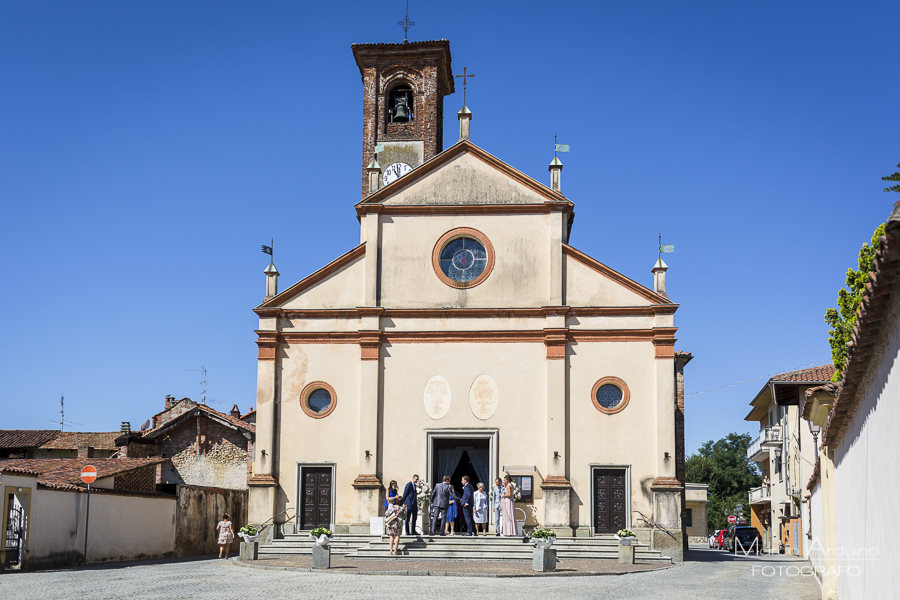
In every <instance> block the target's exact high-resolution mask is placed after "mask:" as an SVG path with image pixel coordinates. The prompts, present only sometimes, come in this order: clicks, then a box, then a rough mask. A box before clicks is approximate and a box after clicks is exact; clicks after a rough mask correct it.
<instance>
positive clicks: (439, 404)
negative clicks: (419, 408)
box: [425, 375, 450, 419]
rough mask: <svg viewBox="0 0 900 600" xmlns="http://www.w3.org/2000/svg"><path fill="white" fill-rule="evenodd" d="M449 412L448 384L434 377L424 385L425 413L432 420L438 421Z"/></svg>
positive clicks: (436, 376)
mask: <svg viewBox="0 0 900 600" xmlns="http://www.w3.org/2000/svg"><path fill="white" fill-rule="evenodd" d="M449 410H450V383H449V382H448V381H447V380H446V379H444V378H443V377H441V376H440V375H435V376H434V377H432V378H431V379H429V380H428V383H426V384H425V412H426V413H428V416H429V417H431V418H432V419H440V418H442V417H443V416H444V415H446V414H447V411H449Z"/></svg>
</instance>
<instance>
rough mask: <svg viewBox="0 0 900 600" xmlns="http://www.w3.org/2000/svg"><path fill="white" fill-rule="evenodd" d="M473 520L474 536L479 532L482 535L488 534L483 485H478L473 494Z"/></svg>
mask: <svg viewBox="0 0 900 600" xmlns="http://www.w3.org/2000/svg"><path fill="white" fill-rule="evenodd" d="M472 516H473V517H474V518H475V535H478V532H479V531H483V532H484V535H487V533H488V531H487V530H488V526H487V522H488V496H487V493H485V491H484V484H483V483H479V484H478V490H477V491H476V492H475V509H474V512H473V513H472Z"/></svg>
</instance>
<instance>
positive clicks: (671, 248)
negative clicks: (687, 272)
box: [659, 234, 675, 259]
mask: <svg viewBox="0 0 900 600" xmlns="http://www.w3.org/2000/svg"><path fill="white" fill-rule="evenodd" d="M664 252H675V244H666V245H663V243H662V234H659V258H660V259H662V255H663V253H664Z"/></svg>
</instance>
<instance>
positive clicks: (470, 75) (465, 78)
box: [457, 67, 475, 106]
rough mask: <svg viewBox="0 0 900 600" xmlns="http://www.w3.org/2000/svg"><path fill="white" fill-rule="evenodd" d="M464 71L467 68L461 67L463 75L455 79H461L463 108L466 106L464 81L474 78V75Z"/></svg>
mask: <svg viewBox="0 0 900 600" xmlns="http://www.w3.org/2000/svg"><path fill="white" fill-rule="evenodd" d="M466 69H467V67H463V74H462V75H457V77H462V80H463V106H465V105H466V80H468V78H469V77H475V74H474V73H472V74H468V73H467V72H466Z"/></svg>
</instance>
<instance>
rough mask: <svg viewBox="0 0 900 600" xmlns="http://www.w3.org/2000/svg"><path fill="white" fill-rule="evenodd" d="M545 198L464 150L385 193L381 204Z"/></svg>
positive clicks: (533, 200) (509, 201)
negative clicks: (388, 193)
mask: <svg viewBox="0 0 900 600" xmlns="http://www.w3.org/2000/svg"><path fill="white" fill-rule="evenodd" d="M545 200H546V198H545V197H544V196H542V195H540V194H538V193H536V192H535V191H534V190H531V189H529V188H527V187H526V186H524V185H522V184H521V183H519V182H517V181H515V180H513V179H511V178H510V177H508V176H507V175H505V174H503V173H501V172H499V171H497V170H496V169H495V168H494V167H492V166H489V165H488V164H487V163H485V162H483V161H482V160H481V159H479V158H477V157H475V156H473V155H471V154H468V153H466V154H461V155H459V156H457V157H455V158H453V159H452V160H450V161H448V162H447V163H446V164H444V165H442V166H441V167H439V168H438V169H437V170H436V171H434V172H432V173H431V174H430V175H429V176H428V177H426V178H424V179H420V180H419V181H416V182H415V183H413V184H412V185H410V186H407V187H404V188H402V189H401V190H398V191H397V193H396V194H393V195H391V196H388V197H387V198H385V199H384V204H385V205H397V204H410V205H422V204H438V205H440V204H444V205H446V204H468V205H473V204H543V203H544V202H545Z"/></svg>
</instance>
